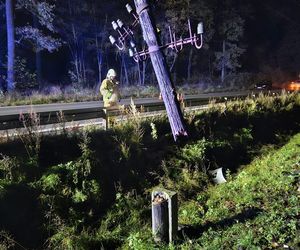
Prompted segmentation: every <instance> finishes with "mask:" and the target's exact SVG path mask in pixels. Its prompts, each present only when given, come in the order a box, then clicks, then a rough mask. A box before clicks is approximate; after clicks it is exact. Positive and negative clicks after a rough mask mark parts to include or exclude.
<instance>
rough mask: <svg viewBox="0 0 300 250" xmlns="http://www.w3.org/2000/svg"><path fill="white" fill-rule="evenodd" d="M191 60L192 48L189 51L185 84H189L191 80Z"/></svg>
mask: <svg viewBox="0 0 300 250" xmlns="http://www.w3.org/2000/svg"><path fill="white" fill-rule="evenodd" d="M192 59H193V48H191V49H190V53H189V60H188V66H187V67H188V68H187V82H188V83H190V80H191V71H192Z"/></svg>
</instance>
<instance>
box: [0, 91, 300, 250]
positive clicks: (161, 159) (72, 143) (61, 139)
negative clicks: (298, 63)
mask: <svg viewBox="0 0 300 250" xmlns="http://www.w3.org/2000/svg"><path fill="white" fill-rule="evenodd" d="M299 96H300V95H299V94H296V93H294V94H288V93H283V94H282V95H281V96H258V97H256V98H250V97H249V98H247V99H246V100H236V101H230V102H226V103H223V104H216V103H211V104H210V105H211V107H210V108H209V109H208V110H204V111H197V112H192V113H186V114H185V117H186V118H187V122H188V127H189V134H190V138H189V141H188V142H185V143H182V144H178V145H177V144H174V142H173V137H172V134H171V131H170V127H169V124H168V121H167V118H166V116H159V117H157V118H151V119H149V120H147V119H142V118H141V116H140V114H141V112H142V111H141V110H137V109H136V107H135V106H134V104H132V106H131V108H130V109H129V110H127V111H125V112H126V114H127V115H129V116H130V117H129V119H128V120H126V121H124V122H123V124H117V125H115V126H114V127H112V129H110V130H108V131H102V130H92V131H87V130H81V131H77V132H76V133H69V132H68V131H65V133H61V134H53V135H47V136H43V137H41V138H36V139H32V140H30V142H31V144H29V145H32V146H31V147H32V149H33V151H30V152H31V153H30V154H28V153H27V152H28V149H27V148H28V146H27V145H28V144H27V143H26V142H25V141H24V140H23V141H24V142H25V143H22V140H10V141H7V142H6V143H4V144H0V151H1V153H2V155H1V157H2V158H1V160H0V165H1V167H0V179H1V181H0V201H1V202H0V221H1V222H0V223H1V227H3V228H4V229H8V230H9V231H8V233H9V234H11V235H12V236H13V238H14V239H15V240H16V241H18V242H21V244H22V245H24V246H25V247H26V246H28V247H31V248H42V245H43V244H45V245H44V246H48V247H49V248H51V249H54V248H56V249H101V247H104V248H105V249H115V248H118V247H119V248H124V249H155V248H158V246H156V245H155V244H154V243H153V242H152V239H151V231H150V216H151V211H150V200H149V197H150V190H151V188H152V187H153V186H156V185H162V186H164V187H165V188H168V189H172V190H174V191H177V192H178V196H179V202H180V207H181V208H180V222H181V223H184V224H187V226H188V229H186V231H185V233H184V234H183V235H184V236H183V239H181V240H179V241H178V242H177V243H176V245H171V246H170V249H176V248H177V247H178V248H182V249H190V248H191V247H192V246H193V244H195V246H197V247H200V248H201V247H204V249H205V247H207V248H208V249H209V245H208V244H209V242H210V241H214V240H215V241H214V242H213V243H212V246H215V249H219V248H218V247H219V246H221V244H222V243H224V240H222V239H226V242H225V243H226V244H227V245H226V246H228V247H229V248H228V249H231V246H232V247H233V248H236V247H237V246H240V245H241V246H242V247H249V246H250V244H252V243H253V242H254V241H253V238H254V237H252V238H251V237H250V236H251V233H249V234H246V233H245V234H243V236H244V238H245V239H244V238H243V239H241V238H239V237H238V235H237V232H238V231H239V230H243V231H245V232H246V231H247V230H248V231H249V228H252V226H253V227H256V226H255V225H256V224H255V223H257V224H259V226H258V227H257V228H258V229H257V230H258V231H255V230H256V229H255V230H254V231H251V232H252V234H254V235H255V237H259V236H257V235H259V232H260V231H259V230H262V232H261V234H262V235H264V236H263V237H264V239H262V238H259V241H258V242H254V243H255V244H257V245H259V244H262V245H263V246H264V247H268V246H269V244H271V242H272V240H271V238H270V237H271V236H268V234H269V233H270V232H269V231H267V229H266V228H265V227H264V226H262V225H263V224H264V223H265V222H267V223H273V222H272V221H271V220H266V218H268V215H269V212H272V211H273V210H275V211H276V205H273V201H277V202H279V198H280V197H281V196H280V195H284V196H286V197H287V195H288V194H290V193H289V191H288V190H287V187H288V186H287V185H290V184H291V183H290V182H285V181H284V178H283V177H282V176H281V175H280V173H282V172H280V171H283V168H281V167H282V166H283V165H284V162H285V160H286V161H288V162H290V163H291V164H292V163H293V164H294V163H295V162H296V161H298V158H297V157H298V151H297V150H298V147H296V150H295V149H293V147H294V148H295V145H297V143H298V139H297V140H296V142H293V143H292V144H291V145H293V147H292V146H288V147H287V148H286V150H285V151H282V153H278V156H276V159H277V160H278V161H277V160H276V161H273V162H271V163H270V164H269V163H266V161H261V162H259V163H257V164H256V163H254V164H255V168H253V169H254V170H249V171H250V172H248V170H246V168H245V167H244V166H246V165H248V164H249V163H250V162H251V161H252V160H253V159H254V158H255V157H258V156H259V155H261V154H262V152H266V151H267V152H269V151H270V150H271V154H269V155H268V157H269V159H271V157H272V156H273V154H275V152H276V149H277V148H278V147H279V146H280V145H282V144H284V143H286V142H287V140H288V138H289V137H290V136H291V135H293V134H295V133H297V132H298V131H299V129H300V97H299ZM62 121H63V119H62ZM29 124H31V123H29ZM34 124H36V125H37V124H38V123H35V122H34V123H33V126H32V128H34V127H35V125H34ZM266 124H267V125H268V126H267V127H266ZM32 135H33V136H35V134H34V133H33V134H32ZM297 138H298V137H297ZM271 144H272V145H273V146H270V145H271ZM36 146H38V147H37V149H38V150H36ZM266 146H267V149H266ZM282 154H286V155H287V156H286V157H283V158H282V160H280V161H279V159H280V158H281V157H282ZM32 155H37V156H38V157H37V159H38V160H37V161H36V162H35V163H36V165H35V166H36V168H32V161H30V158H31V157H30V156H32ZM294 161H295V162H294ZM277 163H278V164H277ZM260 164H261V165H262V166H263V165H268V168H262V169H261V170H260V169H259V166H260ZM272 164H273V165H274V168H276V169H274V173H272V174H270V176H269V178H268V174H267V171H269V170H270V167H271V166H272ZM293 166H294V165H293ZM216 167H224V168H226V169H227V173H229V172H230V173H231V174H230V175H227V178H228V176H229V179H228V184H226V186H223V187H217V188H215V187H213V186H212V185H211V182H210V180H209V178H208V176H207V175H206V172H207V170H209V169H212V168H216ZM250 168H251V167H250ZM243 169H245V172H243ZM271 171H273V170H271ZM284 171H286V170H284ZM256 172H257V173H256ZM239 173H241V174H239ZM251 175H253V178H252V179H251ZM243 176H245V179H244V177H243ZM275 176H280V178H281V179H280V183H278V184H275V182H276V180H273V177H275ZM271 177H272V178H271ZM261 178H262V179H261ZM260 181H262V183H260ZM273 184H274V185H275V186H274V188H275V189H274V190H275V191H274V195H273V194H270V193H271V192H272V188H273ZM281 184H282V185H281ZM243 185H245V186H243ZM226 187H227V188H226ZM214 190H216V191H214ZM239 190H241V192H240V193H239ZM247 190H251V191H252V192H248V193H247ZM293 190H294V189H293ZM226 191H228V194H227V193H226ZM221 194H223V195H224V197H227V198H226V200H224V199H223V198H222V195H221ZM268 196H269V197H270V199H269V198H268ZM276 196H278V199H277V198H276ZM11 197H12V198H11ZM293 197H294V196H293ZM25 198H26V199H25ZM293 199H294V198H293ZM17 201H19V202H20V203H23V206H25V207H27V210H26V212H24V213H14V214H11V213H9V212H8V211H16V210H12V209H13V208H18V207H19V206H20V203H18V206H16V204H15V202H17ZM295 201H296V200H294V201H293V200H291V203H289V204H291V205H293V204H294V203H293V202H295ZM289 202H290V201H289ZM258 205H259V206H260V205H262V206H264V207H263V209H264V210H263V211H264V213H265V217H260V219H261V221H260V222H255V223H254V224H249V225H251V226H248V227H249V228H247V224H245V223H246V222H245V223H244V221H243V222H242V223H241V225H234V227H233V228H231V227H230V225H231V224H232V221H233V222H234V221H235V218H236V219H237V220H240V219H239V218H240V217H239V216H240V214H241V213H243V212H245V211H244V210H245V209H246V215H247V211H248V209H250V210H249V211H250V212H249V211H248V212H249V213H250V214H249V216H250V218H253V219H254V217H253V216H254V215H255V214H256V212H258V210H257V209H258V207H257V206H258ZM254 208H255V209H254ZM251 209H252V210H251ZM253 209H254V210H253ZM272 209H273V210H272ZM280 209H282V206H281V207H280ZM259 211H260V210H259ZM292 211H294V208H293V209H291V211H286V212H287V213H288V214H287V217H285V215H286V214H285V211H283V212H280V213H279V214H280V218H281V220H283V221H284V219H285V218H287V219H288V220H289V219H290V218H292V223H291V226H288V227H284V226H283V223H281V222H280V223H279V224H278V225H277V224H272V225H273V228H276V230H277V231H276V232H275V233H273V234H270V235H275V236H276V237H277V236H278V235H279V232H280V233H281V232H282V230H285V229H286V230H289V232H290V234H291V235H292V236H294V235H295V230H294V229H293V225H294V224H295V223H294V222H295V221H294V217H291V213H290V212H292ZM252 212H254V215H252V214H251V213H252ZM41 214H42V216H41ZM271 215H272V216H273V217H270V218H273V219H274V216H275V215H277V212H274V213H273V214H271ZM19 216H20V217H19ZM40 216H41V217H40ZM15 217H17V218H20V219H19V220H18V221H20V224H18V227H17V228H14V225H12V222H14V221H15V220H14V219H13V218H15ZM231 217H232V218H231ZM25 218H27V220H26V219H25ZM28 219H30V220H32V221H34V223H33V225H35V227H32V228H28V225H27V224H28V223H27V222H28ZM218 219H220V220H224V223H225V225H227V224H226V223H229V227H230V230H229V231H228V232H226V233H224V231H223V229H224V227H222V225H223V224H222V223H223V222H222V221H221V222H220V221H218ZM227 219H229V221H228V220H227ZM231 219H232V220H231ZM250 222H251V221H250ZM219 226H220V227H219ZM239 226H240V227H239ZM244 226H245V227H244ZM227 227H228V226H226V227H225V229H226V228H227ZM37 228H38V229H39V231H40V232H42V233H43V235H44V236H39V237H36V238H35V237H33V238H32V242H28V241H26V239H24V237H20V235H25V234H24V232H30V233H31V234H32V235H34V232H35V233H36V231H35V230H36V229H37ZM209 228H212V229H209ZM259 228H261V229H259ZM40 229H42V230H40ZM26 230H27V231H26ZM188 230H189V231H188ZM201 230H202V231H201ZM199 231H200V232H201V233H199V234H197V232H199ZM203 231H204V232H205V233H203ZM20 232H21V233H20ZM193 232H194V235H193ZM214 232H215V233H214ZM195 233H196V236H195ZM202 234H203V235H202ZM36 235H38V234H37V233H36ZM201 235H202V236H201ZM231 236H232V239H230V237H231ZM187 237H188V238H187ZM199 237H202V238H199ZM276 237H275V238H276ZM247 239H248V240H247ZM293 239H294V238H293ZM293 239H292V237H290V238H289V237H288V236H286V234H284V236H283V237H282V238H278V239H277V238H276V243H278V244H282V243H286V242H287V241H289V240H291V241H292V240H293ZM249 242H250V243H249ZM247 244H248V245H247ZM161 247H162V248H166V249H168V248H169V246H161ZM211 249H213V248H211Z"/></svg>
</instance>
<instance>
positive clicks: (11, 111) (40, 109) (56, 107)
mask: <svg viewBox="0 0 300 250" xmlns="http://www.w3.org/2000/svg"><path fill="white" fill-rule="evenodd" d="M258 92H259V91H255V92H253V91H238V92H222V93H209V94H198V95H187V96H185V97H184V99H185V100H186V101H189V100H196V99H199V100H201V99H203V100H207V99H212V98H222V97H228V96H230V97H240V96H245V95H248V94H252V93H258ZM130 101H131V100H130V99H123V100H121V102H120V104H121V105H122V104H125V105H128V104H130ZM134 103H135V104H136V105H147V104H152V103H156V104H159V103H161V104H162V103H163V101H162V100H159V99H158V98H140V99H134ZM93 108H94V109H102V108H103V102H102V101H90V102H76V103H52V104H39V105H22V106H6V107H0V116H7V115H19V114H20V113H30V111H32V110H33V111H34V112H37V113H44V112H58V111H68V110H84V109H93Z"/></svg>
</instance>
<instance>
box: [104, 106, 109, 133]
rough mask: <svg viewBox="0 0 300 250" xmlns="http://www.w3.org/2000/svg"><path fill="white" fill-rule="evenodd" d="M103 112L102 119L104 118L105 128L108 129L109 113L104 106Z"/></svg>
mask: <svg viewBox="0 0 300 250" xmlns="http://www.w3.org/2000/svg"><path fill="white" fill-rule="evenodd" d="M103 112H104V120H105V126H104V128H105V130H108V128H109V113H108V110H107V109H106V108H104V109H103Z"/></svg>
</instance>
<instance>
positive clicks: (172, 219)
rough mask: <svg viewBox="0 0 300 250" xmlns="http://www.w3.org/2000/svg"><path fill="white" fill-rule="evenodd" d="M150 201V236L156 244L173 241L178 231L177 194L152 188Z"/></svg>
mask: <svg viewBox="0 0 300 250" xmlns="http://www.w3.org/2000/svg"><path fill="white" fill-rule="evenodd" d="M151 198H152V199H151V200H152V234H153V236H154V240H155V241H156V242H161V241H168V242H172V241H174V239H175V237H176V236H177V230H178V202H177V193H176V192H173V191H170V190H167V189H164V188H160V187H157V188H154V189H153V191H152V194H151Z"/></svg>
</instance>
